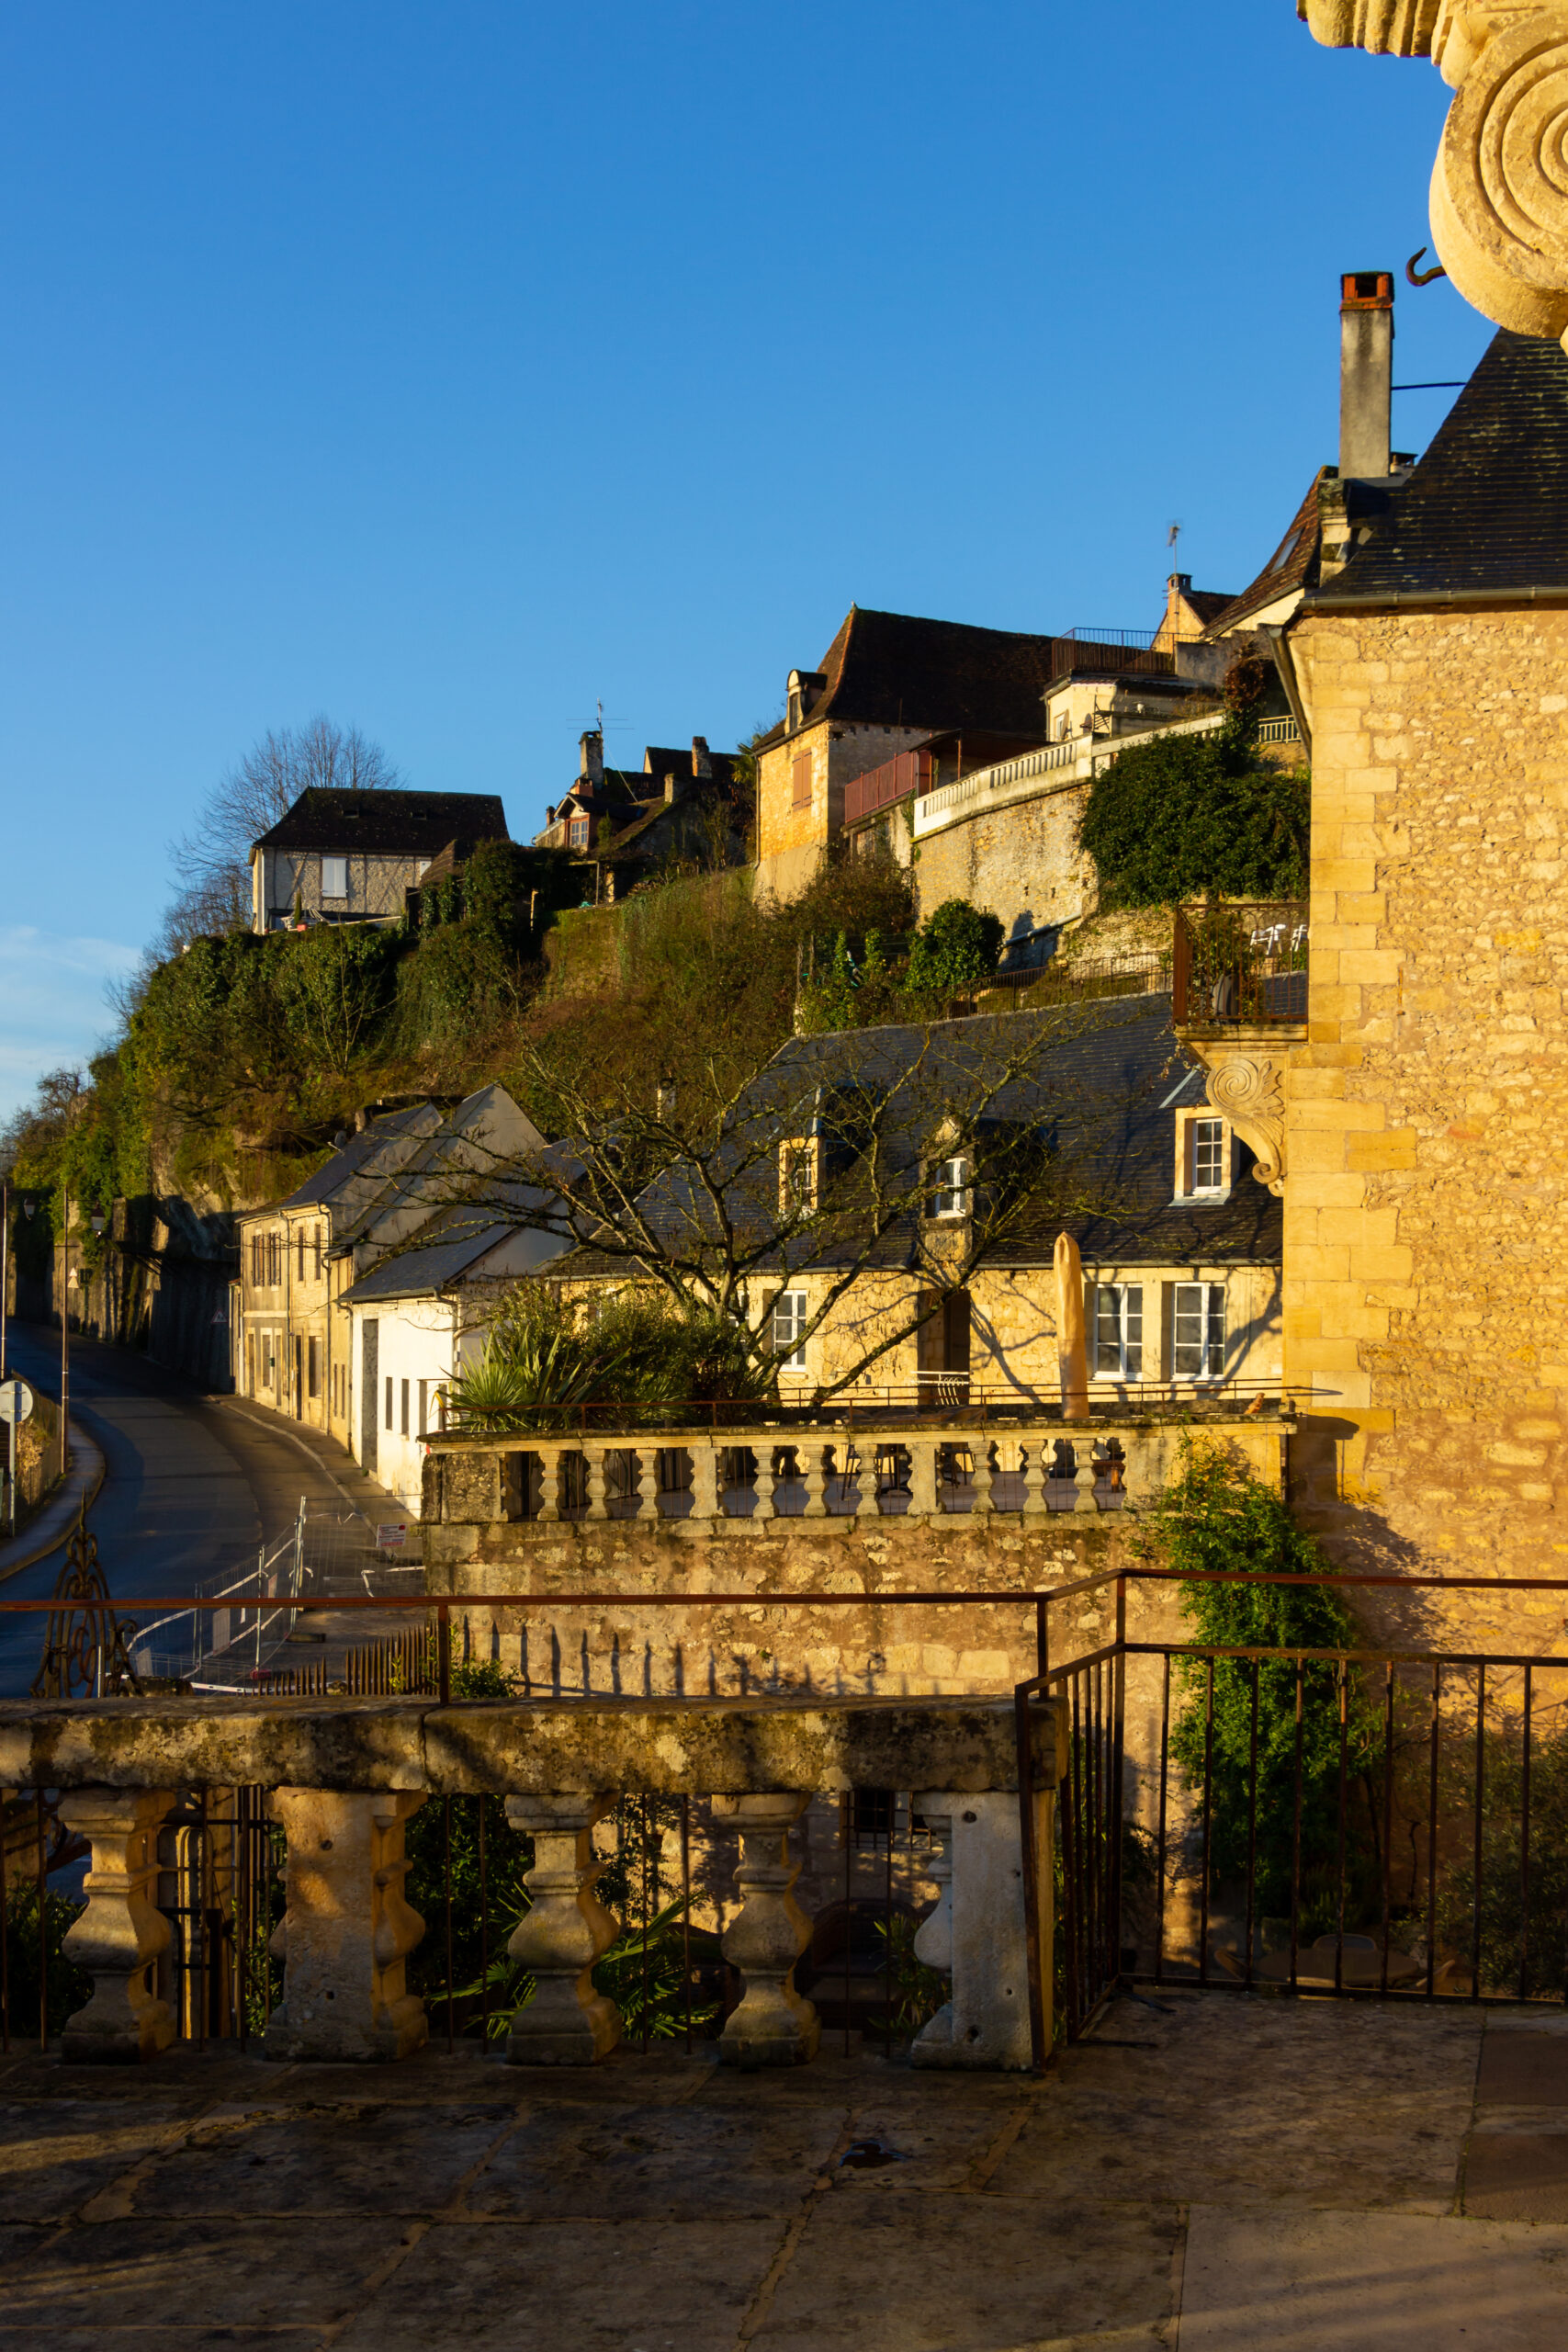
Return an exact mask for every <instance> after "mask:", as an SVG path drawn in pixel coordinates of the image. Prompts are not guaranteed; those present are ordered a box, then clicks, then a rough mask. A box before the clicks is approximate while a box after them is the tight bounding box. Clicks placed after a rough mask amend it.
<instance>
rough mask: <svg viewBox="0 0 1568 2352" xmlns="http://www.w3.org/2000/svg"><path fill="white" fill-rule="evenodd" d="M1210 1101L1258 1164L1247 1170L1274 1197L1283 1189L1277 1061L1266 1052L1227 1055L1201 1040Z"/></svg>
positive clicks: (1281, 1081) (1282, 1115)
mask: <svg viewBox="0 0 1568 2352" xmlns="http://www.w3.org/2000/svg"><path fill="white" fill-rule="evenodd" d="M1201 1051H1202V1055H1203V1059H1204V1063H1205V1065H1206V1068H1207V1073H1208V1082H1209V1083H1208V1092H1209V1101H1210V1103H1211V1104H1212V1106H1213V1109H1214V1110H1216V1111H1218V1112H1219V1113H1220V1114H1221V1116H1222V1117H1223V1118H1226V1119H1228V1120H1229V1121H1230V1124H1231V1125H1232V1126H1233V1127H1234V1128H1235V1132H1236V1134H1237V1135H1238V1136H1240V1137H1241V1139H1242V1141H1243V1143H1245V1144H1247V1146H1249V1148H1251V1150H1252V1152H1253V1154H1254V1157H1255V1159H1256V1162H1257V1165H1256V1166H1255V1167H1254V1169H1253V1170H1252V1172H1253V1174H1254V1176H1255V1177H1256V1178H1257V1179H1258V1182H1259V1183H1260V1184H1267V1186H1268V1187H1269V1191H1270V1192H1271V1193H1274V1194H1276V1195H1277V1196H1278V1195H1282V1194H1283V1193H1284V1190H1285V1083H1284V1070H1283V1067H1282V1065H1281V1064H1280V1063H1279V1062H1277V1061H1272V1060H1270V1059H1269V1057H1268V1056H1267V1055H1266V1054H1241V1053H1237V1054H1229V1053H1226V1052H1225V1050H1224V1046H1216V1045H1213V1044H1212V1043H1210V1042H1209V1041H1208V1040H1205V1041H1204V1044H1203V1046H1202V1048H1201Z"/></svg>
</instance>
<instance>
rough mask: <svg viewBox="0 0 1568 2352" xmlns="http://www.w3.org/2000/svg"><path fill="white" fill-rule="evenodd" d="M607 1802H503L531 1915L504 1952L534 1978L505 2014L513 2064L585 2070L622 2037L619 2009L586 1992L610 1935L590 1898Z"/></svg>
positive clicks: (611, 1926) (577, 1798) (609, 1921)
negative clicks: (525, 1865) (525, 1841)
mask: <svg viewBox="0 0 1568 2352" xmlns="http://www.w3.org/2000/svg"><path fill="white" fill-rule="evenodd" d="M614 1804H615V1798H614V1797H613V1796H586V1795H581V1794H577V1793H571V1794H567V1795H560V1796H510V1797H508V1798H507V1800H506V1818H507V1820H508V1821H509V1822H510V1823H511V1824H512V1826H513V1829H517V1830H521V1831H522V1833H523V1835H524V1836H525V1837H527V1838H532V1839H533V1841H534V1867H533V1869H532V1870H531V1871H528V1873H527V1882H526V1883H527V1887H528V1892H529V1894H531V1895H532V1897H533V1908H532V1909H531V1910H528V1911H525V1913H524V1915H523V1917H522V1919H521V1921H520V1922H519V1924H518V1926H517V1928H516V1929H515V1931H514V1932H513V1937H512V1940H511V1942H510V1943H509V1944H508V1946H507V1950H508V1951H509V1952H510V1953H511V1955H512V1957H513V1960H514V1961H516V1962H518V1964H519V1965H520V1966H521V1967H524V1968H526V1969H528V1970H530V1971H531V1972H532V1973H533V1978H534V1997H533V1999H532V2000H531V2001H527V2002H525V2004H524V2006H523V2007H522V2008H520V2009H519V2010H518V2011H517V2013H516V2015H515V2016H514V2017H513V2020H512V2031H511V2035H510V2037H509V2038H508V2041H507V2045H506V2055H507V2058H508V2059H509V2060H510V2062H511V2063H512V2064H513V2065H514V2066H591V2065H592V2064H593V2062H594V2060H595V2059H597V2058H603V2057H604V2056H605V2055H606V2053H607V2052H610V2051H612V2050H613V2049H614V2048H615V2044H616V2042H617V2041H619V2040H620V2038H621V2013H620V2011H619V2009H617V2008H616V2007H615V2003H614V2001H611V2000H607V1999H606V1998H605V1996H604V1994H603V1993H596V1992H595V1991H594V1990H593V1963H594V1962H595V1961H596V1960H597V1959H598V1958H599V1956H600V1954H601V1952H604V1951H608V1950H609V1948H610V1946H611V1945H612V1944H613V1943H614V1942H615V1937H616V1934H617V1933H618V1930H617V1928H616V1926H615V1920H614V1919H613V1918H612V1917H610V1914H609V1913H608V1912H607V1911H606V1910H605V1909H604V1905H603V1904H602V1903H600V1901H599V1900H598V1898H597V1896H596V1895H595V1894H594V1892H593V1889H594V1885H595V1883H596V1882H597V1880H598V1877H599V1873H600V1871H602V1870H603V1869H604V1862H603V1861H602V1860H601V1859H600V1857H599V1856H598V1855H597V1854H596V1853H595V1852H594V1850H593V1825H594V1823H595V1822H596V1821H601V1820H603V1818H604V1815H605V1814H607V1813H608V1812H609V1811H610V1809H611V1807H612V1806H613V1805H614Z"/></svg>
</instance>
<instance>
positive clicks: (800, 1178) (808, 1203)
mask: <svg viewBox="0 0 1568 2352" xmlns="http://www.w3.org/2000/svg"><path fill="white" fill-rule="evenodd" d="M817 1170H818V1146H817V1144H816V1142H815V1140H814V1139H813V1138H812V1137H811V1136H795V1137H792V1138H791V1140H790V1141H789V1142H787V1143H784V1144H783V1145H781V1146H780V1148H779V1207H780V1209H781V1211H782V1212H783V1214H784V1216H810V1215H811V1213H812V1211H813V1210H814V1209H815V1208H816V1206H817Z"/></svg>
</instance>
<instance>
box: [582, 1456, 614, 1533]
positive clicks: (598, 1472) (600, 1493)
mask: <svg viewBox="0 0 1568 2352" xmlns="http://www.w3.org/2000/svg"><path fill="white" fill-rule="evenodd" d="M582 1451H583V1453H584V1455H585V1456H586V1458H587V1462H588V1516H589V1518H590V1519H608V1518H609V1516H610V1514H609V1511H608V1510H606V1509H605V1505H604V1447H603V1446H602V1445H585V1446H584V1447H583V1449H582Z"/></svg>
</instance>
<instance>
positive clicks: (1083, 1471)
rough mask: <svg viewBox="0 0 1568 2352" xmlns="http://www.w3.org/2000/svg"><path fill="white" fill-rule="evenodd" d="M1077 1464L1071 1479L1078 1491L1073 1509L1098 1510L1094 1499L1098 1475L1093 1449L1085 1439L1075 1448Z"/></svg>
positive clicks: (1098, 1506)
mask: <svg viewBox="0 0 1568 2352" xmlns="http://www.w3.org/2000/svg"><path fill="white" fill-rule="evenodd" d="M1077 1462H1078V1466H1077V1471H1076V1472H1075V1473H1074V1477H1073V1483H1074V1485H1075V1486H1076V1487H1077V1490H1078V1491H1077V1501H1076V1503H1075V1505H1074V1508H1075V1509H1076V1510H1099V1509H1100V1505H1099V1504H1098V1502H1096V1500H1095V1498H1094V1482H1095V1479H1096V1478H1097V1477H1098V1476H1099V1475H1100V1473H1099V1471H1098V1469H1097V1468H1096V1466H1095V1460H1094V1449H1093V1447H1092V1446H1091V1445H1090V1444H1089V1440H1088V1439H1087V1438H1086V1439H1085V1440H1084V1442H1083V1443H1082V1444H1081V1445H1080V1446H1079V1447H1078V1448H1077Z"/></svg>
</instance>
